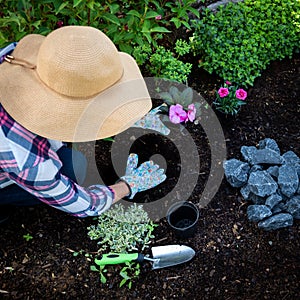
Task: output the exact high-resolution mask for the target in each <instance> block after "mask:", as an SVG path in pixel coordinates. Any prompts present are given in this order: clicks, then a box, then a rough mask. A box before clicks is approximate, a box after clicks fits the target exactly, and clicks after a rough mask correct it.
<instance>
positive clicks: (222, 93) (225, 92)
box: [218, 87, 229, 98]
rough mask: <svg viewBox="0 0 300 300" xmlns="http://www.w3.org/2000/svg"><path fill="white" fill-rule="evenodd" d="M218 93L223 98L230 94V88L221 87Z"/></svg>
mask: <svg viewBox="0 0 300 300" xmlns="http://www.w3.org/2000/svg"><path fill="white" fill-rule="evenodd" d="M218 94H219V96H220V97H221V98H224V97H226V96H227V95H228V94H229V91H228V88H223V87H221V88H219V90H218Z"/></svg>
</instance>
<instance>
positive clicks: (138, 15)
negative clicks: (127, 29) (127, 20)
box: [127, 9, 142, 19]
mask: <svg viewBox="0 0 300 300" xmlns="http://www.w3.org/2000/svg"><path fill="white" fill-rule="evenodd" d="M127 15H132V16H136V17H138V18H139V19H141V18H142V14H140V13H139V12H138V11H136V10H135V9H132V10H130V11H129V12H127Z"/></svg>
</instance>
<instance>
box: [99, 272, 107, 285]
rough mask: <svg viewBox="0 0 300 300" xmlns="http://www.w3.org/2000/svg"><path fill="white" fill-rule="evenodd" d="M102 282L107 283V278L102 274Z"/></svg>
mask: <svg viewBox="0 0 300 300" xmlns="http://www.w3.org/2000/svg"><path fill="white" fill-rule="evenodd" d="M100 281H101V283H103V284H104V283H106V281H107V280H106V277H105V276H104V275H103V274H102V273H100Z"/></svg>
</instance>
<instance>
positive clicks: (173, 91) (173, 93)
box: [170, 86, 179, 99]
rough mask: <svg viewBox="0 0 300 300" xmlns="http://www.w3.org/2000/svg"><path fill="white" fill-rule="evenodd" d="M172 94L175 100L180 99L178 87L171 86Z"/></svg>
mask: <svg viewBox="0 0 300 300" xmlns="http://www.w3.org/2000/svg"><path fill="white" fill-rule="evenodd" d="M170 94H171V96H172V98H173V99H175V98H178V96H179V90H178V88H177V87H176V86H171V87H170Z"/></svg>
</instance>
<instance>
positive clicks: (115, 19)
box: [102, 13, 121, 26]
mask: <svg viewBox="0 0 300 300" xmlns="http://www.w3.org/2000/svg"><path fill="white" fill-rule="evenodd" d="M102 17H103V19H105V20H107V21H109V22H112V23H113V24H116V25H118V26H120V25H121V23H120V20H119V18H118V17H116V16H115V15H113V14H110V13H104V14H103V15H102Z"/></svg>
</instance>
